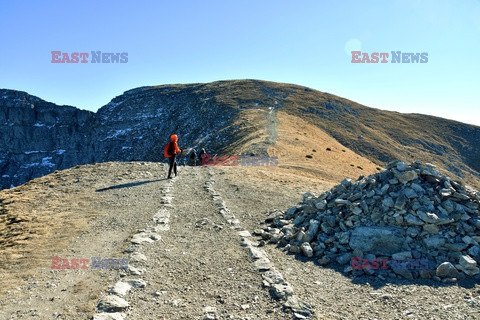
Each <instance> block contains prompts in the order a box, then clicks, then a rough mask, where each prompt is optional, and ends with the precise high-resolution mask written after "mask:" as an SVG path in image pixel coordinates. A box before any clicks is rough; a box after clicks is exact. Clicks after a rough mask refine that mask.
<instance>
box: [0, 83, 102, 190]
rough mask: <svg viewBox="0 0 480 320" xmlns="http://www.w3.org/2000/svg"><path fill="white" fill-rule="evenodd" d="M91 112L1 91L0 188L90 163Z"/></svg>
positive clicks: (92, 116)
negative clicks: (57, 170)
mask: <svg viewBox="0 0 480 320" xmlns="http://www.w3.org/2000/svg"><path fill="white" fill-rule="evenodd" d="M94 122H95V119H94V114H93V113H92V112H88V111H83V110H79V109H77V108H74V107H70V106H57V105H55V104H53V103H49V102H46V101H43V100H41V99H39V98H37V97H34V96H31V95H29V94H27V93H25V92H20V91H13V90H0V176H1V180H0V181H1V183H0V188H8V187H10V186H12V185H13V186H16V185H19V184H21V183H24V182H26V181H28V180H30V179H32V178H35V177H38V176H42V175H45V174H47V173H49V172H51V171H53V170H56V169H63V168H68V167H72V166H75V165H77V164H84V163H88V162H89V161H90V160H91V159H89V158H86V157H85V155H86V153H85V150H86V149H87V148H88V144H89V142H88V137H89V135H90V134H89V128H90V127H91V126H92V125H93V123H94Z"/></svg>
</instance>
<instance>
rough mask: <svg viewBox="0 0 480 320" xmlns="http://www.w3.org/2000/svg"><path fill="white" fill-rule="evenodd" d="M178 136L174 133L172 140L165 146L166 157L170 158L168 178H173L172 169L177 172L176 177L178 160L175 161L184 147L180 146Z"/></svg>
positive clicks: (164, 153)
mask: <svg viewBox="0 0 480 320" xmlns="http://www.w3.org/2000/svg"><path fill="white" fill-rule="evenodd" d="M177 141H178V136H177V135H176V134H172V135H171V136H170V142H169V143H167V145H166V146H165V148H163V155H164V156H165V158H167V159H168V165H169V167H168V179H172V169H173V172H174V173H175V177H176V176H177V162H176V161H175V158H176V156H177V155H178V154H179V153H181V152H182V149H180V148H179V147H178V144H177Z"/></svg>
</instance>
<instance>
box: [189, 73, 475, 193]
mask: <svg viewBox="0 0 480 320" xmlns="http://www.w3.org/2000/svg"><path fill="white" fill-rule="evenodd" d="M207 89H208V90H209V91H210V92H212V93H213V99H214V100H215V101H216V102H217V103H218V104H223V105H229V106H231V107H234V108H239V109H248V110H252V109H263V110H268V108H269V107H275V108H276V109H283V110H284V111H285V112H287V113H288V114H291V115H295V116H297V117H299V118H302V119H304V120H305V121H307V122H308V123H310V124H313V125H315V126H317V127H319V128H320V129H322V130H323V131H324V132H326V133H328V134H329V135H331V136H332V137H333V138H334V139H336V140H337V141H339V142H340V143H341V144H343V145H344V146H346V147H349V148H350V149H352V150H353V151H355V152H356V153H358V154H359V155H362V156H363V157H366V158H368V159H370V160H372V161H373V162H375V163H377V164H379V165H380V166H383V165H385V163H387V162H389V161H391V160H395V159H402V160H404V161H406V162H411V161H413V160H415V159H418V160H421V161H423V162H432V163H434V164H436V165H438V166H439V167H440V168H441V169H445V170H446V171H449V172H450V173H452V176H453V177H455V176H457V177H458V178H463V179H465V181H466V182H467V183H469V184H471V185H473V186H474V187H475V188H477V189H478V188H480V127H478V126H473V125H468V124H464V123H460V122H456V121H452V120H447V119H442V118H437V117H432V116H427V115H419V114H400V113H397V112H391V111H384V110H378V109H373V108H369V107H366V106H363V105H360V104H358V103H355V102H353V101H350V100H347V99H344V98H340V97H337V96H335V95H332V94H328V93H324V92H320V91H316V90H312V89H309V88H306V87H302V86H298V85H292V84H283V83H275V82H267V81H258V80H233V81H218V82H213V83H209V84H205V85H202V86H199V89H198V90H207ZM241 117H242V115H241V114H239V115H238V117H237V121H241ZM239 119H240V120H239ZM249 134H252V132H250V133H249ZM236 135H237V137H236V138H237V139H242V138H245V137H246V136H247V133H245V132H241V131H239V132H236ZM226 150H228V151H230V152H231V150H232V149H231V148H228V147H226V148H225V149H223V150H222V151H226Z"/></svg>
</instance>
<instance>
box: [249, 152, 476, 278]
mask: <svg viewBox="0 0 480 320" xmlns="http://www.w3.org/2000/svg"><path fill="white" fill-rule="evenodd" d="M479 203H480V195H479V193H478V191H475V190H473V189H471V188H469V187H468V186H465V185H464V184H463V183H462V182H459V181H454V180H452V179H450V178H449V177H446V176H444V175H442V174H441V173H440V172H439V171H438V170H437V169H436V167H435V166H434V165H432V164H428V163H427V164H425V165H424V164H422V163H420V162H418V161H416V162H414V163H412V164H411V165H407V164H406V163H404V162H402V161H394V162H392V163H389V164H388V166H387V168H386V169H385V170H383V171H381V172H379V173H377V174H374V175H370V176H368V177H364V176H360V177H359V178H358V180H357V181H355V182H352V181H351V180H350V179H345V180H343V181H342V182H341V183H340V184H339V185H337V186H336V187H334V188H333V189H331V190H329V191H326V192H325V193H323V194H322V195H320V196H318V197H316V196H315V195H313V194H311V193H306V194H304V196H303V201H302V202H300V203H299V204H298V205H296V206H294V207H291V208H290V209H288V210H287V211H286V212H281V211H275V212H273V213H270V215H269V216H268V218H267V219H266V220H265V222H266V223H267V226H264V228H263V229H258V230H256V234H257V235H259V236H261V237H262V238H263V240H264V241H265V242H269V243H273V244H278V246H279V247H282V248H284V250H286V251H288V252H290V253H295V254H297V253H298V254H303V255H304V256H306V257H308V258H311V259H315V260H316V261H317V262H318V264H320V265H322V266H326V265H328V264H330V263H335V262H336V263H338V264H340V265H343V266H344V272H346V273H350V274H352V275H353V276H360V275H363V274H368V275H376V276H378V277H379V278H380V279H382V280H385V279H386V278H392V277H393V278H395V277H399V276H401V277H404V278H407V279H409V280H413V279H416V278H423V279H433V280H436V281H443V282H455V281H457V280H458V279H463V278H465V277H466V276H472V277H475V278H477V279H480V269H479V268H478V267H477V263H478V262H480V245H479V242H480V217H479V216H480V212H479V206H480V205H479ZM382 261H384V263H383V267H379V265H380V266H382V263H381V262H382ZM386 261H387V262H388V263H385V262H386ZM354 262H355V263H354Z"/></svg>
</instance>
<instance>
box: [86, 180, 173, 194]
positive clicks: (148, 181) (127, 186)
mask: <svg viewBox="0 0 480 320" xmlns="http://www.w3.org/2000/svg"><path fill="white" fill-rule="evenodd" d="M163 180H167V179H166V178H164V179H157V180H145V181H138V182H130V183H124V184H117V185H115V186H110V187H107V188H102V189H98V190H95V192H104V191H107V190H113V189H123V188H131V187H138V186H141V185H143V184H147V183H153V182H159V181H163Z"/></svg>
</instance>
